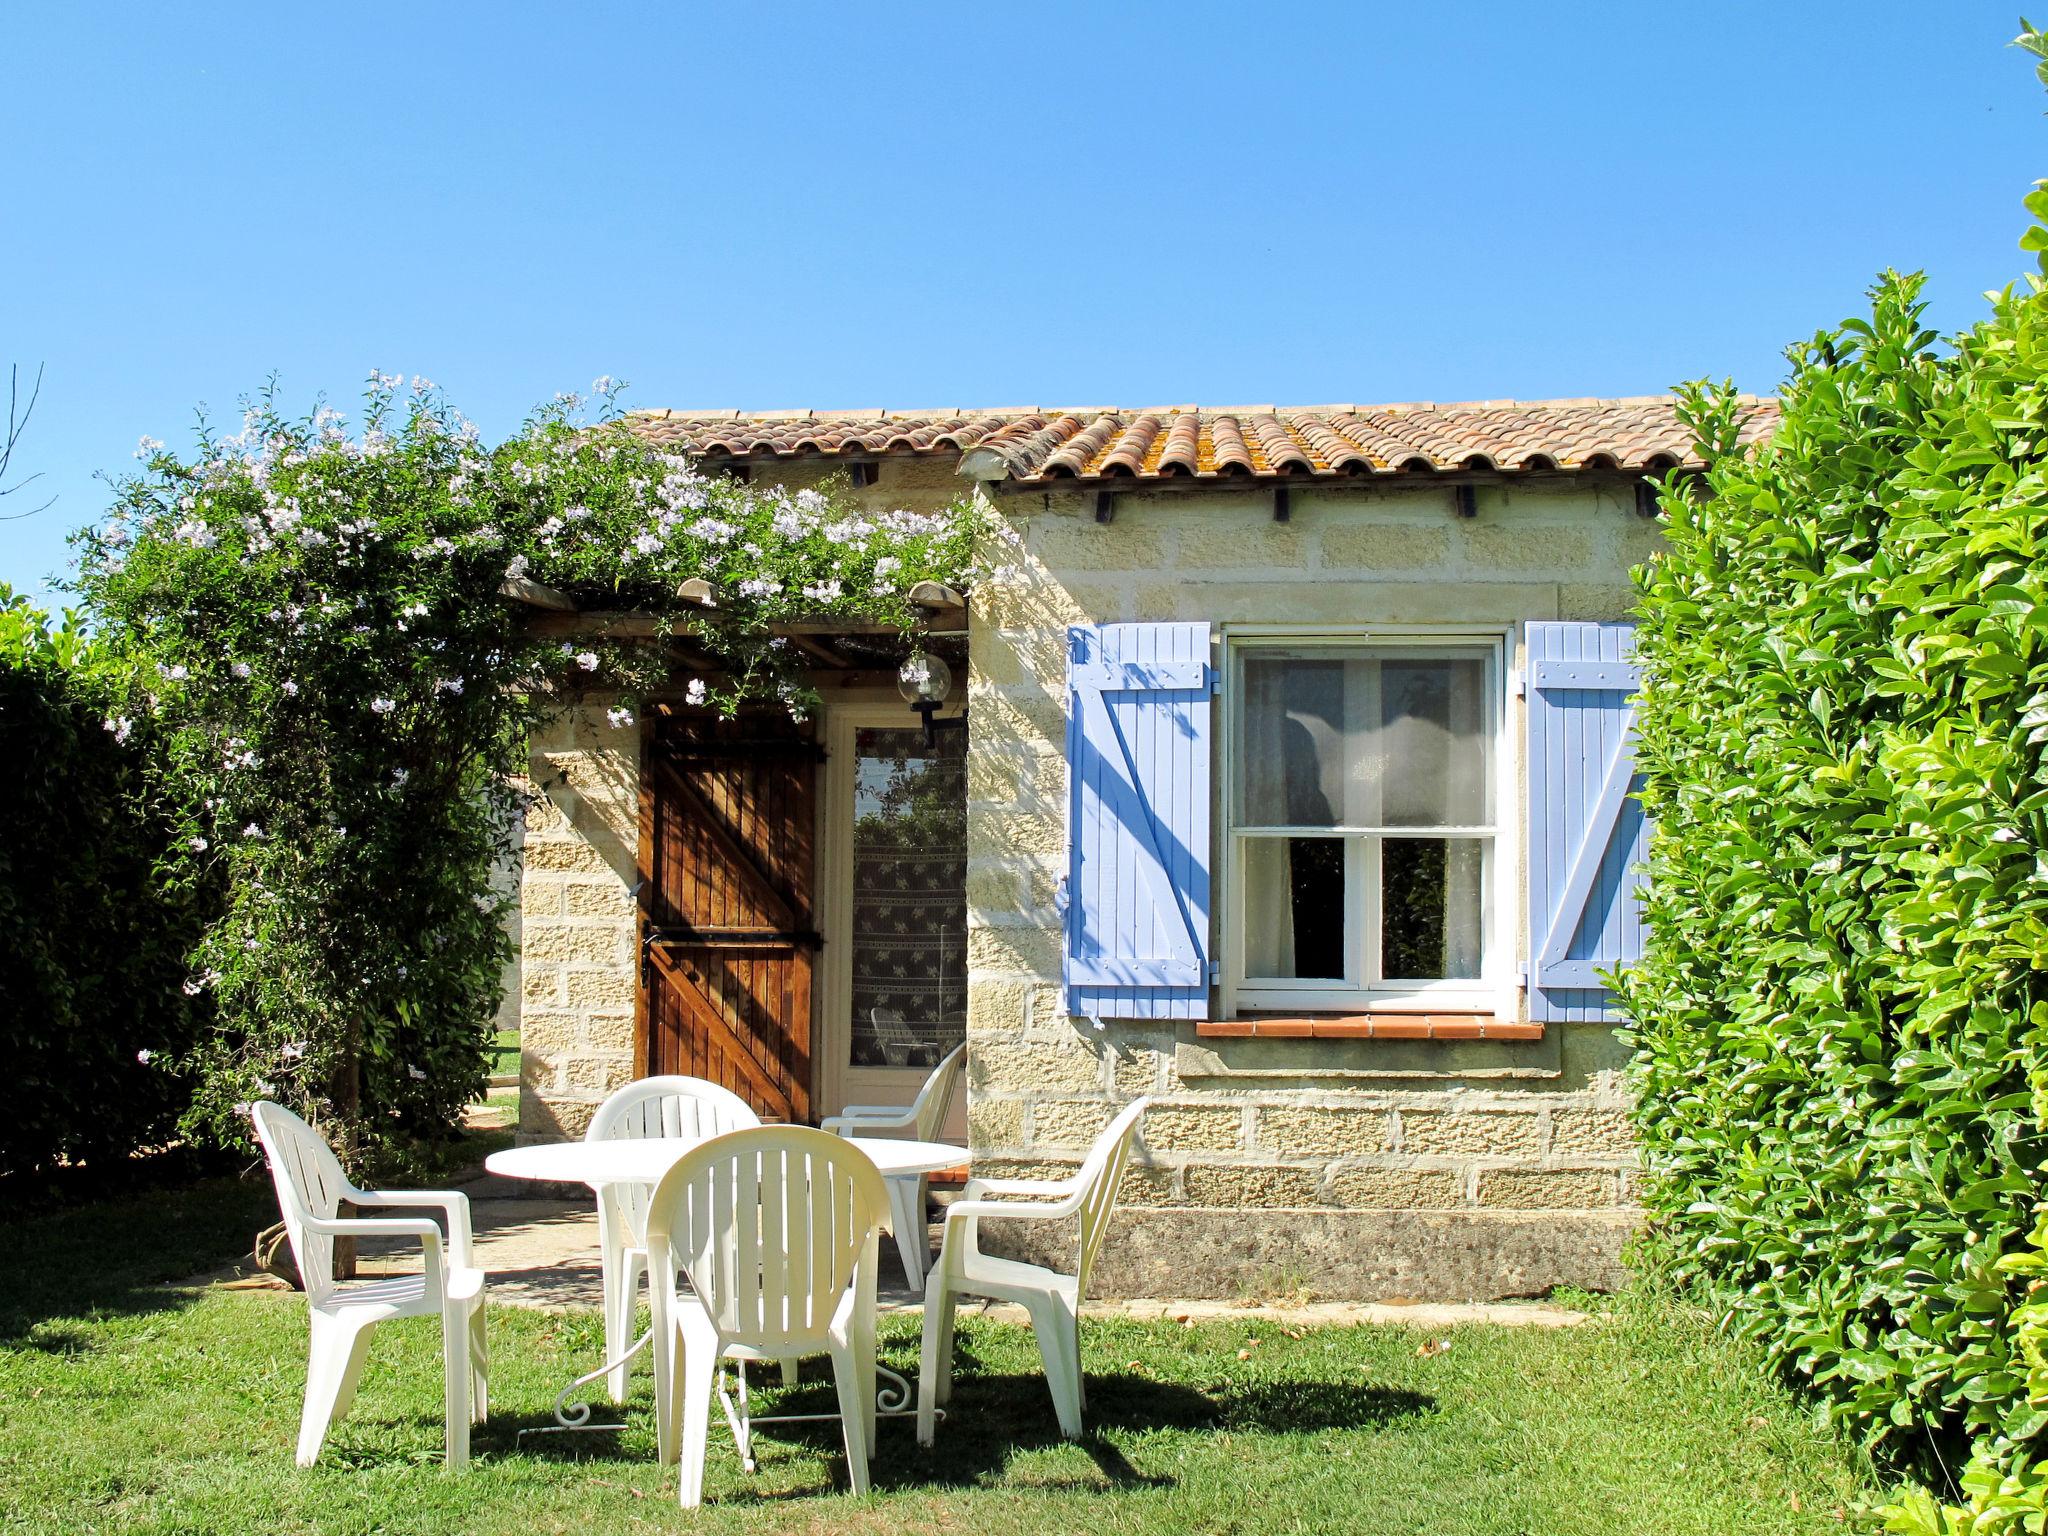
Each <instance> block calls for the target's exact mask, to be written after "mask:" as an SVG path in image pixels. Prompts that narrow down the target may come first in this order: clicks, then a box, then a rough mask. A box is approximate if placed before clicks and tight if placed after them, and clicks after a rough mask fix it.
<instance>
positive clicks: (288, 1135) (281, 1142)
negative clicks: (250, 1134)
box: [249, 1099, 353, 1305]
mask: <svg viewBox="0 0 2048 1536" xmlns="http://www.w3.org/2000/svg"><path fill="white" fill-rule="evenodd" d="M249 1115H250V1118H251V1119H252V1120H254V1121H255V1123H256V1138H257V1140H258V1141H260V1142H262V1144H263V1153H264V1156H265V1157H266V1158H267V1159H268V1160H269V1163H270V1180H271V1182H272V1183H273V1184H274V1185H276V1186H277V1205H278V1209H279V1211H281V1212H282V1213H283V1215H284V1229H285V1234H286V1236H288V1237H289V1238H290V1239H291V1244H292V1257H293V1258H294V1259H295V1260H297V1261H298V1266H299V1279H300V1282H301V1283H302V1284H303V1285H304V1286H305V1288H306V1297H307V1299H308V1300H309V1301H311V1302H313V1303H314V1304H315V1305H318V1304H319V1303H320V1302H321V1301H323V1300H325V1299H326V1298H327V1296H328V1295H329V1294H330V1293H331V1292H332V1291H333V1290H334V1239H333V1238H331V1237H327V1236H324V1235H322V1234H320V1233H317V1232H309V1231H307V1230H306V1218H307V1217H308V1216H312V1217H316V1218H318V1219H319V1220H321V1221H331V1220H333V1219H334V1214H335V1212H336V1211H337V1210H339V1209H340V1207H341V1202H342V1200H343V1199H344V1198H345V1197H346V1196H347V1194H348V1192H349V1190H350V1189H351V1188H352V1187H353V1186H352V1185H351V1184H350V1183H349V1181H348V1177H347V1175H346V1174H344V1173H343V1172H342V1171H341V1159H339V1158H338V1157H336V1156H335V1155H334V1151H333V1149H332V1148H331V1147H329V1146H328V1145H327V1143H326V1142H325V1141H324V1140H322V1139H321V1136H320V1133H319V1132H318V1131H316V1130H314V1129H313V1127H312V1126H310V1125H308V1124H306V1122H305V1121H303V1120H301V1119H300V1118H299V1117H298V1116H297V1115H295V1114H293V1113H292V1112H291V1111H290V1110H288V1109H286V1108H285V1107H284V1106H283V1105H282V1104H274V1103H271V1102H270V1101H269V1100H267V1099H265V1100H263V1101H261V1102H259V1103H256V1104H252V1105H251V1106H250V1107H249Z"/></svg>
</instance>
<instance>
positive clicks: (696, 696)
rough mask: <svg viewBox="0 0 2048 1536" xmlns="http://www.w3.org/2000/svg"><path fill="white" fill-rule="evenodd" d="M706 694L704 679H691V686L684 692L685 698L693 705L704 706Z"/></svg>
mask: <svg viewBox="0 0 2048 1536" xmlns="http://www.w3.org/2000/svg"><path fill="white" fill-rule="evenodd" d="M704 692H705V689H704V679H703V678H701V677H693V678H691V679H690V686H689V687H688V688H686V689H684V690H683V697H684V698H686V699H688V700H689V701H690V702H691V703H692V704H702V703H703V702H704Z"/></svg>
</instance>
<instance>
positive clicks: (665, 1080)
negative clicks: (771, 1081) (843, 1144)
mask: <svg viewBox="0 0 2048 1536" xmlns="http://www.w3.org/2000/svg"><path fill="white" fill-rule="evenodd" d="M760 1123H761V1117H760V1116H759V1115H757V1114H755V1113H754V1110H753V1106H751V1105H750V1104H748V1103H747V1101H746V1100H745V1099H743V1098H741V1097H740V1096H739V1095H738V1094H736V1093H734V1092H733V1091H732V1090H731V1089H730V1088H723V1087H720V1086H719V1085H718V1084H717V1083H711V1082H706V1081H705V1080H704V1079H703V1078H701V1077H677V1076H667V1077H643V1078H640V1079H639V1080H638V1081H636V1082H631V1083H628V1084H626V1086H625V1087H623V1088H621V1089H619V1090H618V1091H617V1092H616V1093H614V1094H613V1095H612V1096H611V1097H610V1098H608V1099H606V1100H605V1101H604V1102H603V1103H602V1104H600V1105H598V1107H597V1113H596V1114H594V1115H592V1116H591V1117H590V1126H589V1128H588V1129H587V1130H585V1131H584V1133H583V1139H584V1140H585V1141H625V1140H641V1139H651V1138H658V1137H664V1136H687V1137H690V1138H692V1139H694V1140H700V1141H701V1140H708V1139H709V1138H710V1137H713V1136H723V1135H725V1134H726V1132H728V1131H741V1130H748V1129H751V1128H752V1127H754V1126H757V1125H759V1124H760ZM608 1193H609V1194H610V1195H611V1198H612V1199H613V1200H614V1201H615V1202H616V1203H617V1206H618V1209H619V1211H620V1212H621V1214H623V1215H624V1217H625V1218H626V1223H627V1225H628V1226H629V1227H630V1228H631V1230H632V1232H633V1236H634V1240H635V1241H636V1242H637V1241H639V1235H640V1233H642V1232H644V1231H645V1230H646V1222H647V1194H648V1191H647V1186H645V1185H644V1184H615V1185H613V1186H611V1187H610V1189H609V1190H608Z"/></svg>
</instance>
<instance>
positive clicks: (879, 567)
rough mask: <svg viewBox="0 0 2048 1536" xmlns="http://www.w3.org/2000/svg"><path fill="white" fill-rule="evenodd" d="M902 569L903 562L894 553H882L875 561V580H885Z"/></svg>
mask: <svg viewBox="0 0 2048 1536" xmlns="http://www.w3.org/2000/svg"><path fill="white" fill-rule="evenodd" d="M902 569H903V562H902V561H901V560H898V559H897V558H896V557H895V556H894V555H884V556H882V558H881V559H879V560H877V561H876V562H875V580H876V581H886V580H887V579H888V578H889V577H891V576H894V575H895V574H896V573H897V572H898V571H900V570H902Z"/></svg>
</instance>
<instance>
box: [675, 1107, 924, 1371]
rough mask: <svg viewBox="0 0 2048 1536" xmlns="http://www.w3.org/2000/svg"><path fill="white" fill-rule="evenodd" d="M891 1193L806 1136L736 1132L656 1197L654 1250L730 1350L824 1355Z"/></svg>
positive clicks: (822, 1139)
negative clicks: (684, 1281) (794, 1349)
mask: <svg viewBox="0 0 2048 1536" xmlns="http://www.w3.org/2000/svg"><path fill="white" fill-rule="evenodd" d="M887 1201H888V1193H887V1190H886V1188H885V1186H884V1184H883V1182H882V1175H881V1174H880V1173H879V1172H877V1171H876V1169H875V1165H874V1163H873V1162H872V1161H871V1160H870V1159H869V1158H868V1156H867V1155H866V1154H865V1153H864V1152H862V1151H861V1150H860V1149H859V1148H857V1147H852V1146H849V1145H848V1144H847V1143H846V1142H845V1141H843V1140H841V1139H840V1138H839V1137H837V1136H832V1135H828V1134H827V1133H826V1132H824V1131H814V1130H811V1129H809V1128H808V1127H804V1126H790V1125H765V1126H761V1127H758V1128H756V1129H753V1130H742V1131H734V1132H732V1133H731V1134H729V1135H725V1136H721V1137H719V1138H718V1139H717V1140H715V1141H709V1142H706V1143H705V1144H704V1145H703V1146H701V1147H699V1148H697V1149H696V1150H695V1151H693V1152H691V1153H689V1154H688V1155H687V1156H685V1157H684V1158H683V1159H682V1160H681V1161H680V1162H678V1163H677V1164H676V1165H675V1166H674V1167H673V1168H671V1169H670V1170H669V1171H668V1173H667V1174H666V1175H664V1176H663V1178H662V1181H661V1183H660V1184H659V1185H657V1186H656V1188H655V1191H654V1195H653V1198H652V1200H651V1201H650V1202H649V1206H648V1212H647V1246H648V1253H649V1255H650V1257H652V1258H653V1260H654V1262H655V1265H656V1267H657V1271H658V1272H659V1270H660V1268H661V1266H662V1265H663V1263H664V1256H666V1260H667V1262H670V1263H673V1264H674V1265H675V1266H676V1267H678V1268H680V1269H681V1270H682V1271H683V1273H684V1274H686V1275H687V1276H688V1277H689V1280H690V1287H691V1289H692V1290H694V1291H695V1292H696V1293H697V1297H698V1299H699V1301H701V1302H702V1304H703V1306H704V1308H705V1310H706V1311H707V1312H708V1313H709V1314H710V1317H711V1321H712V1323H713V1325H714V1326H715V1327H716V1328H717V1329H718V1332H719V1334H720V1336H721V1337H722V1338H723V1339H724V1340H725V1341H726V1342H727V1343H729V1344H734V1343H736V1344H743V1345H747V1346H749V1347H751V1348H754V1349H758V1350H762V1351H764V1352H768V1353H773V1352H775V1351H776V1350H778V1349H782V1348H785V1347H788V1346H793V1345H814V1346H816V1347H820V1348H822V1347H823V1346H824V1344H825V1341H826V1337H827V1330H828V1328H829V1327H830V1325H831V1322H832V1317H833V1314H834V1312H835V1311H836V1310H837V1309H838V1307H839V1305H840V1302H841V1301H842V1300H843V1298H844V1297H845V1295H846V1290H847V1287H848V1286H849V1285H850V1284H851V1283H852V1282H853V1278H854V1269H855V1265H856V1264H857V1263H858V1262H859V1260H860V1258H861V1255H862V1253H863V1252H864V1251H865V1250H866V1249H867V1247H868V1246H869V1245H870V1244H872V1243H873V1242H874V1241H875V1237H876V1234H877V1233H878V1232H879V1231H880V1229H881V1223H882V1213H883V1211H884V1210H885V1209H886V1208H887Z"/></svg>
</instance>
